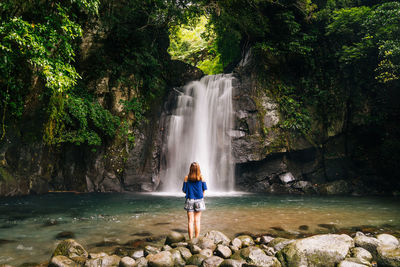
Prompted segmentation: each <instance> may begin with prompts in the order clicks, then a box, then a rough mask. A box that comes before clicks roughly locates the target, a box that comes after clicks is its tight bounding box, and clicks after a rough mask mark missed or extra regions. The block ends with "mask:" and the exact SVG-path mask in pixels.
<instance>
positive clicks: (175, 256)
mask: <svg viewBox="0 0 400 267" xmlns="http://www.w3.org/2000/svg"><path fill="white" fill-rule="evenodd" d="M169 252H171V255H172V260H173V261H174V266H185V265H186V262H185V260H184V259H183V257H182V255H181V253H180V252H179V250H177V249H176V248H174V249H171V250H169Z"/></svg>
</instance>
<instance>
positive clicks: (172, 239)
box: [165, 231, 185, 245]
mask: <svg viewBox="0 0 400 267" xmlns="http://www.w3.org/2000/svg"><path fill="white" fill-rule="evenodd" d="M182 241H185V236H184V235H183V234H181V233H178V232H174V231H172V232H170V233H168V235H167V238H166V239H165V244H166V245H171V244H172V243H179V242H182Z"/></svg>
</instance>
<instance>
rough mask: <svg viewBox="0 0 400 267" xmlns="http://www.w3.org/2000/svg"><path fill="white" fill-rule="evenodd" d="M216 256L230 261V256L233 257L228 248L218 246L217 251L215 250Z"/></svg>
mask: <svg viewBox="0 0 400 267" xmlns="http://www.w3.org/2000/svg"><path fill="white" fill-rule="evenodd" d="M215 254H216V255H217V256H220V257H222V258H224V259H228V258H229V257H230V256H232V251H231V249H230V248H229V247H227V246H224V245H218V246H217V249H216V250H215Z"/></svg>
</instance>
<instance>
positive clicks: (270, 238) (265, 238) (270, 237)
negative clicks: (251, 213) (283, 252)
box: [260, 235, 275, 245]
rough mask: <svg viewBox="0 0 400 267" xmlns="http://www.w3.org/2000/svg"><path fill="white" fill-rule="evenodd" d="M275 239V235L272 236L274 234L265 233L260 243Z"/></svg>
mask: <svg viewBox="0 0 400 267" xmlns="http://www.w3.org/2000/svg"><path fill="white" fill-rule="evenodd" d="M274 239H275V237H272V236H269V235H264V236H262V237H261V239H260V243H261V244H266V245H267V244H268V243H269V242H271V241H272V240H274Z"/></svg>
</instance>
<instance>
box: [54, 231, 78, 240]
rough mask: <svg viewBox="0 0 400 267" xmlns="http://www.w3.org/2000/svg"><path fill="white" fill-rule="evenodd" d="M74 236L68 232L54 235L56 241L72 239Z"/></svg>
mask: <svg viewBox="0 0 400 267" xmlns="http://www.w3.org/2000/svg"><path fill="white" fill-rule="evenodd" d="M74 237H75V234H74V233H73V232H70V231H63V232H60V233H58V234H57V235H56V239H66V238H74Z"/></svg>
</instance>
